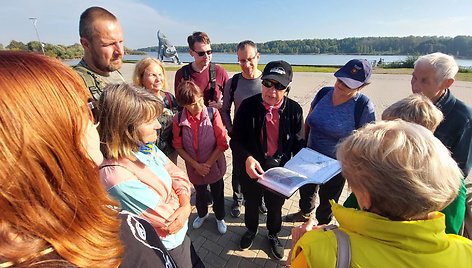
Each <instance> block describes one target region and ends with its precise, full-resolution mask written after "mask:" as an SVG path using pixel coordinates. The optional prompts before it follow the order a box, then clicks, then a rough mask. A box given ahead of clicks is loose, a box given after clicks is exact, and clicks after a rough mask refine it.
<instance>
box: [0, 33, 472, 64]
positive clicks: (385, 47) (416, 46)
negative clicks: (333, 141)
mask: <svg viewBox="0 0 472 268" xmlns="http://www.w3.org/2000/svg"><path fill="white" fill-rule="evenodd" d="M236 46H237V43H224V44H212V50H213V51H214V52H219V53H236ZM5 48H6V49H10V50H26V51H33V52H39V53H41V52H42V50H41V44H40V43H39V42H38V41H31V42H28V43H27V44H25V43H23V42H19V41H15V40H12V41H11V42H10V44H9V45H7V46H6V47H5ZM257 48H258V50H259V52H260V53H263V54H362V55H424V54H428V53H432V52H437V51H440V52H443V53H446V54H450V55H453V56H455V57H460V58H472V36H463V35H459V36H456V37H443V36H439V37H438V36H407V37H352V38H344V39H302V40H275V41H268V42H265V43H258V44H257ZM0 49H4V47H3V45H2V44H0ZM176 49H177V51H178V52H186V51H187V50H188V47H187V46H177V47H176ZM44 51H45V53H46V54H47V55H48V56H51V57H56V58H61V59H76V58H80V57H82V55H83V53H84V52H83V48H82V46H81V45H80V44H78V43H76V44H73V45H69V46H65V45H53V44H48V43H44ZM155 51H157V47H156V46H153V47H146V48H139V49H137V50H132V49H129V48H126V47H125V52H126V54H144V53H145V52H155Z"/></svg>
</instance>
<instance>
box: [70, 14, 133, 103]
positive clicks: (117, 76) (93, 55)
mask: <svg viewBox="0 0 472 268" xmlns="http://www.w3.org/2000/svg"><path fill="white" fill-rule="evenodd" d="M79 35H80V44H81V45H82V47H83V48H84V57H83V58H82V60H81V61H80V62H79V63H78V64H77V65H76V66H74V70H76V71H77V73H78V74H79V75H80V76H81V77H82V79H83V80H84V82H85V85H86V86H87V88H88V89H89V90H90V93H91V94H92V97H93V99H94V100H98V99H99V98H100V95H101V94H102V91H103V88H104V87H105V86H106V85H107V84H115V83H118V84H119V83H123V82H125V79H124V78H123V76H122V75H121V73H120V72H119V71H118V70H119V69H120V68H121V65H122V63H123V55H124V46H123V30H122V29H121V25H120V23H119V22H118V19H117V18H116V17H115V16H114V15H113V14H112V13H110V12H109V11H108V10H106V9H104V8H101V7H90V8H88V9H86V10H85V11H84V12H83V13H82V14H81V15H80V21H79Z"/></svg>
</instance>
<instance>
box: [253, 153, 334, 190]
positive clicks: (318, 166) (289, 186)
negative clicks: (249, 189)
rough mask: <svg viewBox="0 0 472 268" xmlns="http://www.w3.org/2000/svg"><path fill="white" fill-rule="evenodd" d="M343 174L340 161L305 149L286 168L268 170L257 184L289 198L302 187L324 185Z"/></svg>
mask: <svg viewBox="0 0 472 268" xmlns="http://www.w3.org/2000/svg"><path fill="white" fill-rule="evenodd" d="M339 172H341V165H340V163H339V161H337V160H335V159H332V158H330V157H327V156H325V155H323V154H320V153H318V152H317V151H314V150H312V149H309V148H303V149H302V150H300V152H298V153H297V154H296V155H295V156H294V157H293V158H292V159H290V160H289V161H288V162H287V163H286V164H285V166H284V167H275V168H271V169H269V170H267V171H266V172H265V173H264V174H263V175H262V179H260V180H258V181H257V182H258V183H260V184H262V185H263V186H265V187H267V188H268V189H270V190H273V191H275V192H278V193H280V194H282V195H283V196H285V197H287V198H289V197H290V196H291V195H292V194H293V193H294V192H295V191H296V190H298V188H300V187H301V186H303V185H305V184H308V183H314V184H324V183H326V182H327V181H328V180H330V179H331V178H332V177H334V176H335V175H337V174H338V173H339Z"/></svg>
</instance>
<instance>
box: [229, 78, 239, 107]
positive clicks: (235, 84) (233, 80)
mask: <svg viewBox="0 0 472 268" xmlns="http://www.w3.org/2000/svg"><path fill="white" fill-rule="evenodd" d="M240 76H241V73H237V74H235V75H233V77H232V78H231V87H230V89H231V91H230V92H229V94H230V95H229V96H230V97H229V103H230V105H231V103H233V101H234V92H235V91H236V88H237V87H238V80H239V77H240Z"/></svg>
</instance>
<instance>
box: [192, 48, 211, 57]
mask: <svg viewBox="0 0 472 268" xmlns="http://www.w3.org/2000/svg"><path fill="white" fill-rule="evenodd" d="M192 50H193V49H192ZM193 51H194V52H195V53H197V55H198V56H200V57H203V56H205V54H207V55H211V53H213V51H211V49H210V50H207V51H195V50H193Z"/></svg>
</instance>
